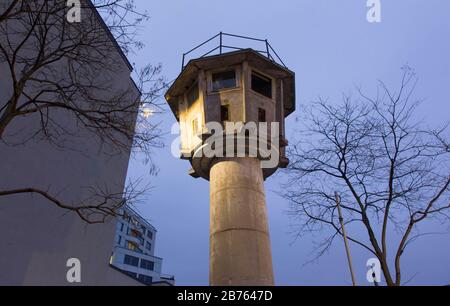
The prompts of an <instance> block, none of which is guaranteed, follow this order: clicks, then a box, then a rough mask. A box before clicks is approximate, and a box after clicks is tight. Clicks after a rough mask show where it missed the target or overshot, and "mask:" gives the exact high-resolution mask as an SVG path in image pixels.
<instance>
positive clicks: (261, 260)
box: [210, 158, 274, 286]
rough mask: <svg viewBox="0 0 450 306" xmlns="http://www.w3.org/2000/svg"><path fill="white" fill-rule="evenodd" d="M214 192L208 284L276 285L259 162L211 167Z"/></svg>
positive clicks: (251, 160)
mask: <svg viewBox="0 0 450 306" xmlns="http://www.w3.org/2000/svg"><path fill="white" fill-rule="evenodd" d="M210 188H211V189H210V200H211V208H210V209H211V210H210V222H211V223H210V227H211V231H210V285H212V286H272V285H273V284H274V279H273V268H272V254H271V249H270V238H269V227H268V222H267V208H266V201H265V193H264V179H263V174H262V170H261V167H260V161H259V160H258V159H256V158H233V159H226V160H219V161H218V162H217V163H215V164H214V166H213V167H212V168H211V172H210Z"/></svg>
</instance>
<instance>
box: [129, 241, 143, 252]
mask: <svg viewBox="0 0 450 306" xmlns="http://www.w3.org/2000/svg"><path fill="white" fill-rule="evenodd" d="M126 246H127V249H128V250H130V251H134V252H138V253H142V250H141V249H140V248H139V246H138V245H137V244H136V243H134V242H132V241H127V244H126Z"/></svg>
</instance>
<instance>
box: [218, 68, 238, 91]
mask: <svg viewBox="0 0 450 306" xmlns="http://www.w3.org/2000/svg"><path fill="white" fill-rule="evenodd" d="M234 87H236V71H235V69H233V70H227V71H222V72H216V73H213V74H212V90H213V91H218V90H221V89H226V88H234Z"/></svg>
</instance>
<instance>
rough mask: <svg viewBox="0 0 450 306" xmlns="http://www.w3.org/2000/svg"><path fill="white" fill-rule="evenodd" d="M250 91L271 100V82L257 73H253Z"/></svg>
mask: <svg viewBox="0 0 450 306" xmlns="http://www.w3.org/2000/svg"><path fill="white" fill-rule="evenodd" d="M252 90H253V91H256V92H257V93H259V94H262V95H263V96H266V97H267V98H270V99H272V80H271V79H269V78H267V77H265V76H262V75H260V74H259V73H256V72H253V73H252Z"/></svg>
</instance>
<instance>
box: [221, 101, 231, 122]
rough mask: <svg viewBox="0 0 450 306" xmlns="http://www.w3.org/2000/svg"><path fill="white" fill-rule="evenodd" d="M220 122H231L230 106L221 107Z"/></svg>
mask: <svg viewBox="0 0 450 306" xmlns="http://www.w3.org/2000/svg"><path fill="white" fill-rule="evenodd" d="M220 120H221V121H222V122H225V121H230V106H229V105H222V106H221V107H220Z"/></svg>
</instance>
